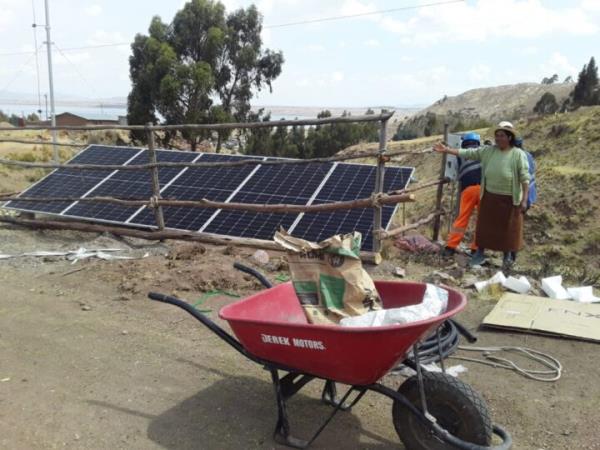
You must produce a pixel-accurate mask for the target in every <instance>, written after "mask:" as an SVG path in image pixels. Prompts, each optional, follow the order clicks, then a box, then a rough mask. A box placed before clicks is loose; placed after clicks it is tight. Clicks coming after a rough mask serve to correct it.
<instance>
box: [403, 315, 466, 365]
mask: <svg viewBox="0 0 600 450" xmlns="http://www.w3.org/2000/svg"><path fill="white" fill-rule="evenodd" d="M439 333H440V341H439V343H438V337H437V334H435V333H434V334H432V335H431V336H430V337H429V338H427V339H425V340H424V341H423V342H421V343H420V344H419V345H418V353H419V362H420V363H421V364H431V363H434V362H439V361H440V360H441V359H445V358H447V357H448V356H450V355H452V354H453V353H454V352H456V349H457V348H458V344H459V340H460V336H461V335H462V336H463V337H465V339H467V340H468V341H469V342H471V343H473V342H476V341H477V337H476V336H474V335H473V334H472V333H471V332H470V331H468V330H467V329H466V328H465V327H464V326H463V325H462V324H460V323H458V322H456V321H455V320H452V319H450V320H446V321H445V322H444V323H443V324H442V325H441V326H440V328H439ZM403 365H405V366H408V367H410V368H414V367H415V360H414V356H412V357H409V358H407V359H406V360H405V361H404V362H403ZM401 367H402V365H400V367H398V368H397V369H400V368H401Z"/></svg>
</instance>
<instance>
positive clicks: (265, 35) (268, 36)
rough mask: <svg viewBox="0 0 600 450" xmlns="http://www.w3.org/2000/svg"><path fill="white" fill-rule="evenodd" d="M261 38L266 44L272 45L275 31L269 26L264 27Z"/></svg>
mask: <svg viewBox="0 0 600 450" xmlns="http://www.w3.org/2000/svg"><path fill="white" fill-rule="evenodd" d="M260 36H261V38H262V41H263V44H264V45H267V46H269V45H271V44H272V42H273V33H272V32H271V30H270V29H269V28H263V29H262V31H261V35H260Z"/></svg>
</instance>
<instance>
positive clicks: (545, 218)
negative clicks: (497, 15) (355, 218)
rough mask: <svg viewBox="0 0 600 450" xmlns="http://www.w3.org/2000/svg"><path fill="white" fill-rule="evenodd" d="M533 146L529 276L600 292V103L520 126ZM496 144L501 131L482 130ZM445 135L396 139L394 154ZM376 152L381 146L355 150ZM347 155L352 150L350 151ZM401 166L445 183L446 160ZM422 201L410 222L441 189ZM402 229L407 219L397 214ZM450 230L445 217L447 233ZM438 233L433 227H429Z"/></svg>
mask: <svg viewBox="0 0 600 450" xmlns="http://www.w3.org/2000/svg"><path fill="white" fill-rule="evenodd" d="M515 126H516V127H517V129H518V130H519V131H520V134H521V135H522V136H523V137H524V142H525V147H526V149H527V150H529V151H530V152H531V153H532V154H533V155H534V157H535V160H536V164H537V183H538V196H539V198H538V203H537V204H536V205H534V207H533V208H532V209H531V210H530V211H529V212H528V214H527V218H526V222H525V242H526V247H525V249H524V250H523V252H521V256H520V257H519V266H520V271H521V273H524V274H528V275H530V276H532V277H534V278H535V279H539V277H541V276H548V275H552V274H562V275H563V276H564V277H565V278H566V279H567V280H569V281H570V282H572V283H578V284H593V285H595V286H596V287H600V229H599V227H598V224H599V223H600V145H598V142H600V106H596V107H589V108H580V109H579V110H577V111H574V112H569V113H564V114H557V115H551V116H546V117H537V118H530V119H523V120H518V121H515ZM478 131H479V132H480V133H481V134H482V137H484V138H492V139H493V129H481V130H478ZM441 138H442V136H441V135H436V136H431V137H428V138H420V139H414V140H407V141H401V142H390V143H389V145H388V149H389V150H400V149H407V150H425V149H427V148H431V146H432V144H433V143H434V142H436V141H439V140H441ZM357 148H360V149H361V150H366V149H375V148H377V144H376V143H371V144H361V145H359V146H356V147H355V149H357ZM346 151H350V149H347V150H346ZM393 164H398V165H407V166H414V167H416V173H415V174H416V177H417V179H418V180H419V181H426V180H431V179H435V178H437V176H438V174H439V168H440V155H438V154H436V153H424V154H422V155H402V156H400V157H394V158H393ZM452 189H453V188H452V186H450V185H448V186H447V187H446V191H445V192H446V195H445V206H444V208H445V209H447V210H450V209H451V208H452V206H453V204H452V202H451V199H452V198H453V195H452V193H453V190H452ZM417 199H418V201H417V202H416V203H411V204H408V205H407V208H406V214H407V218H406V220H407V222H409V223H410V222H411V221H413V220H415V219H417V218H419V217H422V216H424V215H426V214H427V213H429V212H430V211H432V210H433V209H434V201H435V189H429V190H425V191H419V192H417ZM395 220H396V222H397V224H398V225H399V224H401V223H402V218H401V217H397V218H396V219H395ZM447 229H448V223H447V221H446V220H445V221H444V224H443V226H442V230H444V233H443V234H445V232H446V230H447ZM421 232H422V233H424V234H425V235H427V236H430V235H431V228H430V227H429V226H425V227H423V229H422V230H421Z"/></svg>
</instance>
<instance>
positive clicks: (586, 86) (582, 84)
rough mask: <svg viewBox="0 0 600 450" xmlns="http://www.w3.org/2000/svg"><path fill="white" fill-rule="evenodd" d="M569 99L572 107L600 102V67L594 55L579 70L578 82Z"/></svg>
mask: <svg viewBox="0 0 600 450" xmlns="http://www.w3.org/2000/svg"><path fill="white" fill-rule="evenodd" d="M569 100H570V104H571V107H572V108H577V107H579V106H590V105H597V104H600V87H599V85H598V67H597V66H596V60H595V59H594V57H592V58H591V59H590V62H589V63H588V64H585V65H584V66H583V69H581V72H579V76H578V77H577V84H575V88H574V89H573V92H572V93H571V96H570V99H569Z"/></svg>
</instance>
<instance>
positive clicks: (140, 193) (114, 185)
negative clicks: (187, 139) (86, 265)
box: [65, 150, 199, 222]
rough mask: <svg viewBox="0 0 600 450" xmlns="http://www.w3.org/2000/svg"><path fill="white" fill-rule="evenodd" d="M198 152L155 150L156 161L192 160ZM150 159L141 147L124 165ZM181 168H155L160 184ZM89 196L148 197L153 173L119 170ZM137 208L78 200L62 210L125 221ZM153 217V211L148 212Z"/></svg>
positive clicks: (181, 168) (146, 161) (170, 178)
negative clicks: (78, 201) (67, 208)
mask: <svg viewBox="0 0 600 450" xmlns="http://www.w3.org/2000/svg"><path fill="white" fill-rule="evenodd" d="M198 156H199V155H198V154H197V153H191V152H174V151H169V150H157V152H156V160H157V161H158V162H192V161H193V160H194V159H195V158H197V157H198ZM149 162H150V158H149V152H148V150H144V151H143V152H142V153H140V154H138V155H137V156H136V157H135V158H133V159H132V160H131V161H129V163H128V164H127V165H141V164H148V163H149ZM183 169H184V168H183V167H161V168H159V170H158V180H159V185H160V186H161V187H163V186H165V185H166V184H167V183H168V182H169V181H171V180H172V179H173V178H174V177H175V176H176V175H177V174H179V173H180V172H182V171H183ZM87 196H88V197H95V196H112V197H120V198H126V199H149V198H150V197H151V196H152V176H151V174H150V171H149V170H140V171H138V170H135V171H132V170H119V171H117V172H116V173H114V174H113V175H112V176H110V178H109V179H108V180H106V181H105V182H104V183H102V184H100V185H98V187H96V188H95V189H94V190H93V191H92V192H90V193H89V194H88V195H87ZM138 209H139V208H138V207H127V206H120V205H114V204H109V203H95V202H93V203H90V202H80V203H77V204H76V205H74V206H73V207H71V208H70V209H69V210H68V211H66V212H65V214H66V215H69V216H77V217H84V218H87V219H98V220H106V221H110V222H125V221H126V220H127V219H128V218H129V217H131V216H132V215H133V214H134V213H135V212H136V211H137V210H138ZM151 213H152V217H154V213H153V212H152V211H151Z"/></svg>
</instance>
